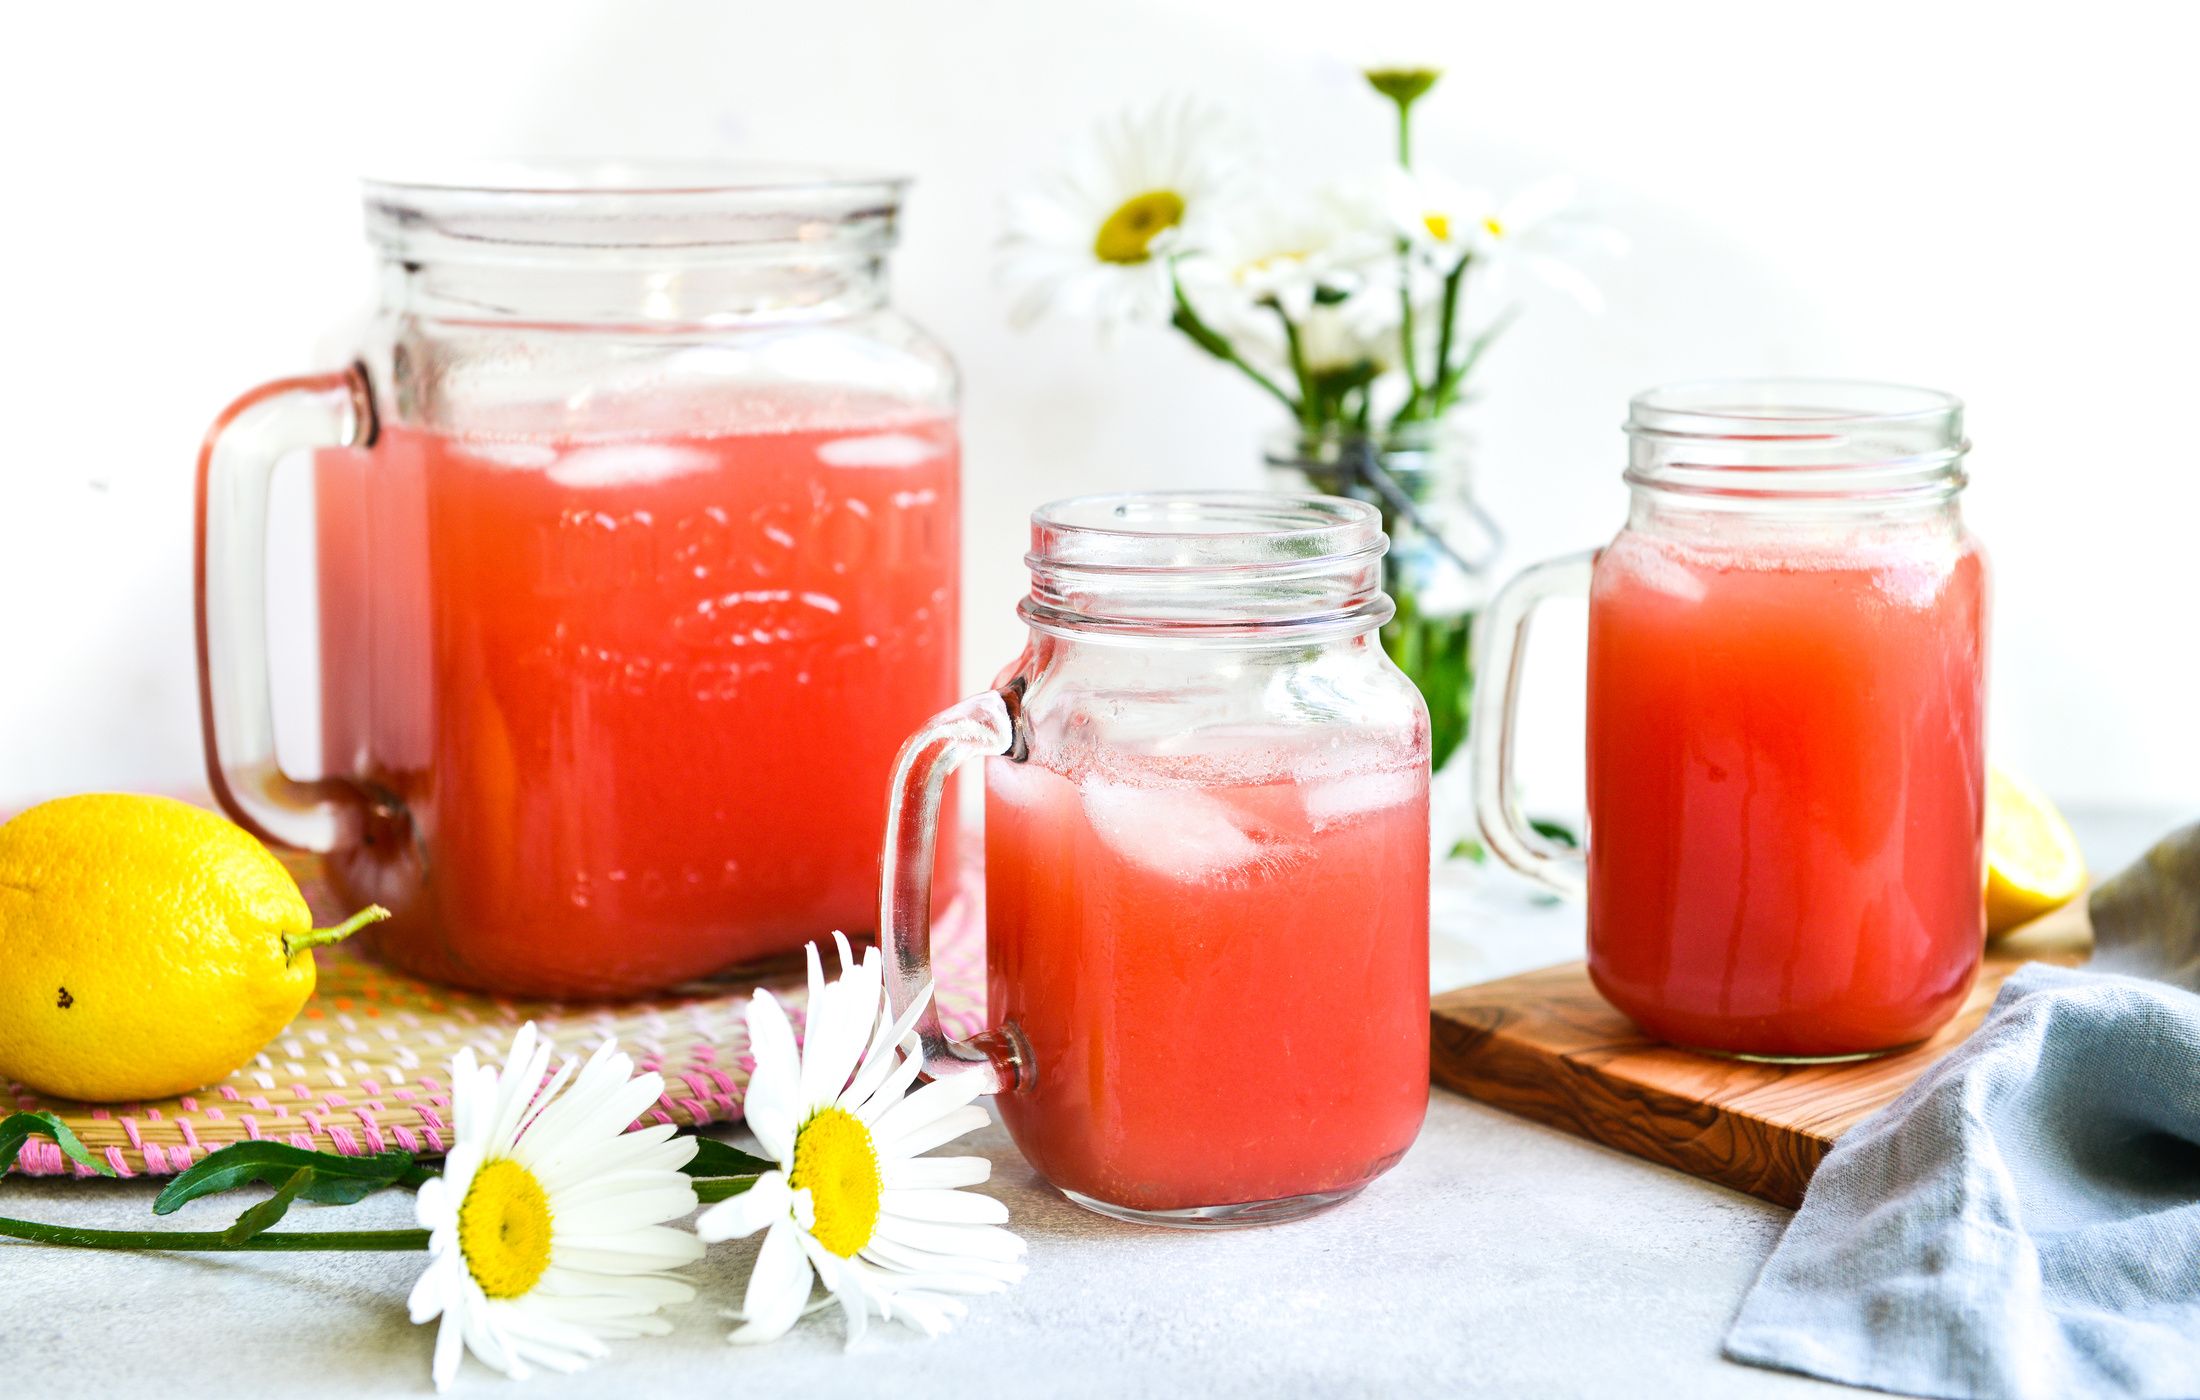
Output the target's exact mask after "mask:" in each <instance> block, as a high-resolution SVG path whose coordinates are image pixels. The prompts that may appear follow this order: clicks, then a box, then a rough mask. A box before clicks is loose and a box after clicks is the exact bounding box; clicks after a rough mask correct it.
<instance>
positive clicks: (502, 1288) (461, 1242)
mask: <svg viewBox="0 0 2200 1400" xmlns="http://www.w3.org/2000/svg"><path fill="white" fill-rule="evenodd" d="M458 1247H459V1251H460V1252H461V1253H463V1254H464V1255H465V1256H466V1271H467V1272H468V1273H470V1274H472V1275H473V1276H474V1282H476V1283H478V1284H480V1285H481V1291H482V1292H484V1293H486V1294H488V1295H489V1296H490V1297H492V1298H518V1297H521V1296H523V1295H524V1294H526V1293H527V1292H528V1291H529V1290H530V1289H532V1288H533V1287H534V1286H535V1285H536V1283H538V1282H540V1281H541V1279H542V1275H543V1271H544V1270H545V1269H547V1268H549V1267H550V1197H549V1194H548V1193H547V1192H545V1191H544V1190H543V1189H542V1183H541V1182H540V1181H537V1180H536V1179H535V1174H534V1173H533V1172H531V1171H529V1170H527V1168H525V1167H523V1166H521V1165H520V1164H519V1163H517V1162H515V1161H513V1160H511V1159H510V1158H509V1157H499V1158H498V1159H497V1160H495V1161H493V1162H488V1163H485V1164H484V1165H483V1166H482V1168H481V1170H480V1171H478V1172H475V1173H474V1183H473V1185H471V1186H469V1187H467V1188H466V1199H465V1200H464V1201H463V1202H461V1203H460V1205H459V1207H458Z"/></svg>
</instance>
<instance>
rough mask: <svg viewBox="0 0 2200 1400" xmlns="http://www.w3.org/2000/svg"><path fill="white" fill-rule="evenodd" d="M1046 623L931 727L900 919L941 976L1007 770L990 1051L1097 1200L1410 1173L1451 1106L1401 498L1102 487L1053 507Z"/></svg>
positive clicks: (905, 851)
mask: <svg viewBox="0 0 2200 1400" xmlns="http://www.w3.org/2000/svg"><path fill="white" fill-rule="evenodd" d="M1031 542H1032V546H1031V553H1030V554H1029V555H1028V556H1027V560H1028V562H1029V564H1030V566H1031V579H1032V583H1031V594H1030V596H1029V597H1028V598H1026V599H1025V600H1024V602H1023V605H1022V607H1021V613H1022V616H1023V618H1024V620H1025V622H1027V623H1028V624H1029V625H1030V628H1031V639H1030V643H1029V645H1028V646H1027V647H1026V648H1025V651H1024V654H1023V655H1022V656H1021V657H1019V658H1018V659H1017V660H1016V661H1015V662H1014V663H1013V664H1012V665H1010V666H1009V668H1008V669H1007V670H1006V671H1005V672H1003V673H1002V675H1001V678H1000V680H999V682H998V683H997V685H996V687H995V689H993V690H992V691H988V692H987V693H985V694H983V695H980V696H977V697H976V698H974V699H972V700H968V701H965V702H963V703H962V704H960V705H958V706H956V707H954V708H953V709H951V710H948V711H947V712H945V713H943V714H941V715H939V716H937V717H935V719H934V720H933V722H932V723H931V724H929V725H927V726H926V727H925V728H924V729H923V730H921V731H920V732H919V733H918V734H917V736H916V737H915V738H913V739H912V740H910V742H909V745H908V747H907V748H905V749H904V750H903V753H902V758H901V763H900V767H899V769H898V770H897V773H896V777H895V783H894V789H893V810H892V814H891V816H890V817H889V819H888V827H889V829H888V833H887V847H886V866H885V874H884V879H883V881H882V893H881V900H882V904H883V908H882V911H881V913H880V920H881V927H882V928H883V929H884V930H885V936H886V941H887V945H888V950H889V962H890V965H891V967H892V968H893V973H892V976H893V993H894V1001H895V1005H896V1006H897V1007H901V1008H907V1007H908V1006H910V1005H912V1004H913V1003H914V1002H915V1001H916V1000H917V998H918V997H919V995H920V994H921V992H922V990H923V988H924V986H925V984H926V983H927V981H928V980H929V977H930V972H929V962H930V949H929V942H928V933H927V924H926V911H927V909H928V908H929V903H930V901H929V898H928V882H929V880H930V878H931V871H932V849H931V845H932V838H933V832H934V830H935V825H936V817H937V814H938V809H939V798H940V789H941V783H942V782H943V781H944V778H945V775H946V774H947V773H948V771H949V770H950V769H952V768H953V766H954V765H955V764H956V763H958V762H960V761H962V760H963V759H965V758H970V757H976V756H979V755H989V757H988V758H987V760H986V808H985V823H986V959H987V966H988V978H987V1006H988V1010H989V1016H990V1019H991V1021H992V1023H993V1029H992V1030H990V1031H988V1032H986V1033H984V1034H983V1035H981V1036H979V1037H978V1038H977V1039H976V1040H975V1041H974V1042H971V1043H968V1044H954V1043H949V1042H947V1041H945V1040H944V1039H943V1038H942V1036H941V1035H940V1032H939V1026H938V1021H937V1019H936V1018H933V1017H929V1016H927V1018H926V1019H925V1020H924V1021H922V1022H921V1023H920V1025H919V1030H920V1031H921V1033H922V1034H923V1037H924V1042H925V1051H926V1061H927V1067H928V1068H929V1069H931V1070H932V1071H933V1072H934V1073H937V1074H951V1073H976V1074H980V1075H983V1076H985V1081H984V1082H985V1083H986V1084H987V1085H988V1087H990V1088H992V1089H994V1090H995V1091H997V1092H998V1094H999V1098H998V1100H997V1102H998V1103H999V1106H1000V1110H1001V1116H1002V1118H1003V1120H1004V1121H1005V1122H1006V1123H1007V1125H1008V1129H1009V1132H1010V1134H1011V1135H1012V1136H1013V1137H1014V1138H1015V1140H1016V1144H1017V1146H1018V1147H1019V1148H1020V1149H1022V1151H1023V1153H1024V1155H1025V1156H1026V1157H1027V1158H1029V1159H1030V1160H1031V1162H1032V1164H1033V1165H1034V1166H1035V1167H1037V1168H1038V1170H1039V1172H1040V1174H1041V1175H1042V1176H1044V1177H1045V1178H1046V1179H1047V1180H1048V1181H1050V1182H1052V1183H1053V1184H1054V1185H1055V1186H1056V1187H1058V1188H1060V1189H1061V1190H1062V1191H1063V1192H1064V1193H1065V1194H1067V1195H1068V1196H1069V1197H1070V1198H1071V1199H1072V1200H1074V1201H1077V1202H1079V1203H1080V1204H1082V1205H1086V1206H1089V1207H1091V1208H1093V1209H1095V1210H1099V1211H1102V1212H1105V1213H1107V1214H1110V1215H1115V1216H1119V1217H1122V1218H1125V1219H1133V1220H1145V1221H1154V1222H1159V1223H1164V1224H1177V1225H1192V1226H1196V1225H1218V1224H1233V1223H1252V1222H1255V1221H1261V1220H1273V1219H1280V1218H1286V1217H1289V1216H1292V1215H1296V1214H1300V1213H1303V1212H1305V1211H1308V1210H1313V1209H1318V1208H1320V1207H1322V1206H1324V1205H1328V1204H1331V1203H1333V1202H1336V1201H1339V1200H1342V1199H1344V1198H1345V1197H1347V1196H1350V1195H1351V1194H1353V1193H1354V1192H1356V1191H1358V1190H1359V1189H1360V1188H1361V1187H1363V1186H1365V1185H1366V1184H1367V1183H1368V1182H1369V1181H1371V1180H1373V1179H1374V1178H1375V1177H1376V1176H1377V1175H1379V1174H1380V1173H1381V1172H1383V1171H1384V1170H1386V1169H1387V1168H1388V1167H1389V1166H1390V1165H1391V1164H1392V1163H1394V1162H1396V1161H1397V1160H1398V1158H1399V1156H1400V1155H1401V1154H1403V1153H1404V1151H1405V1149H1406V1148H1407V1146H1408V1145H1409V1144H1411V1142H1412V1141H1413V1138H1414V1135H1415V1133H1416V1132H1417V1131H1418V1130H1419V1128H1420V1124H1421V1118H1422V1115H1423V1113H1424V1112H1425V1110H1426V1108H1427V1103H1428V1038H1429V1022H1428V1012H1429V988H1428V912H1429V904H1428V877H1429V867H1428V831H1429V828H1428V777H1429V747H1428V745H1429V726H1428V712H1427V710H1426V709H1425V708H1424V707H1423V705H1422V703H1421V699H1420V695H1419V693H1418V692H1417V691H1416V690H1415V689H1414V687H1413V684H1412V683H1411V682H1410V681H1408V680H1407V679H1406V677H1405V676H1404V675H1403V674H1402V673H1400V671H1399V670H1398V668H1397V667H1396V666H1395V665H1393V664H1392V663H1391V661H1390V659H1389V658H1388V657H1387V656H1385V655H1384V652H1383V648H1382V646H1381V644H1380V642H1379V641H1378V639H1377V631H1378V629H1379V628H1380V627H1381V625H1382V624H1383V622H1384V621H1385V620H1387V619H1388V618H1389V616H1390V609H1391V605H1390V600H1389V599H1388V598H1387V597H1385V596H1384V594H1383V591H1382V554H1383V547H1384V539H1383V534H1382V529H1381V522H1380V518H1379V516H1378V514H1377V512H1376V510H1375V508H1374V507H1373V506H1370V505H1367V504H1365V503H1362V502H1359V501H1348V500H1340V499H1334V498H1323V497H1305V496H1300V497H1292V496H1268V495H1259V494H1230V493H1219V494H1170V493H1163V494H1155V495H1141V496H1102V497H1089V498H1085V499H1080V500H1071V501H1063V502H1058V503H1056V504H1054V505H1051V506H1046V507H1043V508H1042V509H1040V510H1039V511H1038V512H1036V513H1035V514H1034V515H1033V516H1032V526H1031Z"/></svg>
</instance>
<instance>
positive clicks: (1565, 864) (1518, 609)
mask: <svg viewBox="0 0 2200 1400" xmlns="http://www.w3.org/2000/svg"><path fill="white" fill-rule="evenodd" d="M1595 565H1596V552H1595V551H1594V550H1591V551H1589V552H1588V553H1585V554H1572V555H1567V556H1566V557H1564V558H1562V559H1551V560H1546V561H1545V562H1543V563H1541V564H1537V565H1535V566H1534V567H1533V568H1530V569H1525V570H1523V571H1522V572H1520V573H1519V574H1517V575H1515V576H1514V577H1513V579H1512V580H1511V581H1510V582H1509V583H1507V584H1506V585H1505V586H1504V587H1503V588H1501V589H1499V590H1498V591H1497V596H1496V597H1495V598H1494V599H1492V600H1491V601H1490V606H1489V611H1488V612H1486V613H1485V614H1483V624H1482V625H1483V627H1484V628H1485V629H1486V630H1484V632H1483V634H1482V637H1481V641H1480V644H1479V645H1478V646H1477V648H1476V650H1477V651H1478V652H1479V653H1480V654H1481V657H1482V663H1481V669H1482V683H1481V684H1480V685H1478V686H1476V687H1475V692H1474V720H1473V723H1471V724H1470V725H1469V726H1468V732H1469V734H1470V735H1471V737H1472V741H1473V745H1474V816H1475V821H1476V823H1477V824H1478V825H1479V826H1480V827H1481V828H1482V839H1483V841H1485V842H1487V843H1488V845H1489V848H1490V849H1491V850H1492V851H1495V852H1496V853H1497V856H1498V858H1499V859H1500V860H1503V861H1504V862H1505V864H1507V865H1509V866H1511V867H1512V868H1513V869H1515V870H1517V871H1519V872H1520V873H1521V874H1523V875H1525V876H1527V877H1528V878H1529V879H1531V880H1535V881H1537V882H1539V883H1541V884H1544V885H1548V886H1549V887H1550V888H1552V889H1554V890H1557V891H1558V892H1559V893H1560V894H1569V895H1578V894H1581V893H1582V892H1583V891H1584V890H1586V889H1587V888H1588V880H1587V872H1586V859H1587V857H1586V853H1585V851H1576V850H1571V849H1569V848H1567V847H1565V846H1562V845H1560V844H1558V843H1557V842H1555V841H1552V840H1550V839H1549V838H1547V837H1545V836H1544V835H1543V834H1542V833H1540V832H1538V831H1537V830H1536V829H1535V828H1534V827H1533V826H1532V825H1530V824H1529V822H1528V821H1527V819H1526V818H1525V817H1523V816H1522V815H1521V812H1520V802H1519V796H1518V792H1517V790H1516V789H1517V786H1518V784H1517V782H1516V779H1515V773H1514V769H1515V753H1514V739H1515V737H1516V735H1515V731H1516V729H1517V728H1518V720H1519V711H1520V663H1521V658H1522V656H1523V655H1524V653H1525V652H1526V651H1527V646H1528V628H1529V625H1530V623H1532V622H1533V621H1534V619H1535V610H1536V608H1537V607H1538V606H1539V605H1541V604H1543V603H1545V602H1548V601H1549V600H1550V599H1552V598H1558V597H1583V598H1585V597H1587V596H1588V595H1589V579H1590V574H1591V572H1592V570H1593V569H1594V568H1595ZM1584 845H1585V846H1586V839H1585V840H1584Z"/></svg>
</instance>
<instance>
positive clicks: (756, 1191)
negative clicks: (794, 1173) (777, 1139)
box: [695, 1172, 792, 1244]
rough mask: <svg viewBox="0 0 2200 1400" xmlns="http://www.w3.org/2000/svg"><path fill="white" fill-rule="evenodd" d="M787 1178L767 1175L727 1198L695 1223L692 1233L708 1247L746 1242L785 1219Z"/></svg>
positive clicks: (698, 1217)
mask: <svg viewBox="0 0 2200 1400" xmlns="http://www.w3.org/2000/svg"><path fill="white" fill-rule="evenodd" d="M790 1195H792V1192H790V1191H789V1190H788V1189H787V1176H786V1173H784V1172H766V1173H764V1174H763V1175H762V1176H760V1177H758V1178H757V1179H756V1184H755V1185H754V1186H751V1187H750V1188H749V1189H748V1190H746V1191H743V1192H742V1193H741V1194H740V1195H738V1196H728V1197H727V1198H726V1199H725V1200H722V1201H720V1202H718V1203H717V1204H716V1205H714V1206H712V1207H710V1209H708V1210H706V1211H704V1212H703V1213H702V1214H701V1215H699V1216H697V1217H696V1219H695V1233H696V1234H698V1235H701V1236H702V1237H703V1238H704V1239H705V1240H706V1241H708V1242H709V1243H711V1244H716V1243H718V1242H719V1241H721V1240H739V1239H746V1238H748V1237H749V1236H750V1235H753V1234H755V1233H756V1232H757V1231H758V1230H761V1229H763V1228H764V1227H765V1226H767V1225H769V1224H771V1223H772V1222H773V1221H774V1220H784V1219H786V1218H787V1211H788V1198H789V1196H790Z"/></svg>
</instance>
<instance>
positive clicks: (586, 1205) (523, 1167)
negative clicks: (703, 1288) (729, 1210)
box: [410, 1021, 703, 1390]
mask: <svg viewBox="0 0 2200 1400" xmlns="http://www.w3.org/2000/svg"><path fill="white" fill-rule="evenodd" d="M550 1055H551V1049H550V1046H549V1045H548V1044H546V1043H544V1042H542V1041H540V1040H539V1039H538V1037H537V1036H536V1034H535V1026H534V1023H533V1022H531V1021H530V1022H529V1023H527V1024H526V1025H524V1026H521V1027H520V1029H519V1034H518V1035H516V1036H514V1037H513V1040H512V1051H511V1054H510V1055H509V1056H508V1057H507V1058H506V1060H505V1062H504V1068H503V1070H502V1071H501V1072H500V1071H498V1070H495V1069H491V1068H489V1067H487V1066H484V1065H479V1064H476V1063H475V1059H474V1052H473V1051H472V1050H471V1049H464V1050H460V1051H459V1052H458V1054H457V1056H456V1057H455V1058H454V1059H453V1060H452V1062H451V1118H452V1128H453V1132H454V1134H455V1137H456V1141H455V1142H454V1143H453V1144H452V1147H451V1150H450V1153H449V1154H448V1156H446V1157H445V1159H444V1166H443V1174H442V1175H441V1176H439V1177H434V1178H431V1179H430V1180H429V1181H428V1182H426V1183H425V1184H424V1185H422V1186H421V1188H420V1194H419V1198H418V1202H417V1209H418V1211H419V1216H420V1223H421V1224H422V1225H423V1226H425V1227H426V1228H427V1229H428V1231H429V1232H430V1233H429V1239H428V1255H429V1259H428V1268H427V1271H426V1272H425V1273H423V1274H421V1276H420V1281H419V1282H418V1283H417V1284H415V1285H414V1286H413V1291H412V1298H411V1300H410V1305H411V1309H412V1320H413V1321H414V1322H427V1321H429V1320H430V1319H433V1318H437V1317H440V1318H442V1319H443V1321H442V1324H441V1326H440V1327H439V1328H438V1329H437V1331H436V1338H435V1364H434V1375H435V1388H436V1389H437V1390H443V1389H445V1388H447V1387H448V1386H449V1385H450V1383H451V1381H452V1379H453V1378H454V1377H456V1376H457V1374H458V1365H459V1360H460V1355H459V1352H460V1347H461V1346H462V1345H463V1347H464V1348H465V1350H467V1351H471V1352H472V1353H473V1354H474V1355H475V1357H476V1358H478V1359H479V1360H480V1361H481V1362H482V1363H483V1364H485V1365H487V1366H490V1367H493V1368H494V1369H496V1370H499V1371H502V1372H503V1373H504V1374H506V1375H507V1376H510V1377H511V1378H513V1379H514V1380H522V1379H525V1378H526V1376H527V1375H528V1374H529V1372H530V1369H531V1368H532V1367H535V1366H545V1367H548V1368H549V1369H551V1370H554V1371H577V1370H579V1369H580V1368H581V1367H582V1366H584V1365H586V1364H587V1363H588V1362H589V1361H591V1360H594V1359H595V1358H597V1357H599V1356H602V1355H603V1354H604V1352H605V1346H604V1343H605V1342H606V1341H608V1340H611V1339H614V1338H621V1337H638V1336H645V1335H646V1336H661V1335H662V1334H664V1333H665V1332H668V1331H670V1330H671V1328H670V1325H669V1324H668V1323H667V1322H665V1321H664V1319H662V1318H660V1317H658V1316H656V1313H657V1310H658V1309H659V1308H661V1307H663V1306H664V1305H666V1304H667V1303H682V1302H686V1301H687V1300H688V1299H690V1298H693V1297H694V1296H695V1290H694V1289H693V1288H691V1287H689V1286H688V1285H687V1284H685V1283H682V1282H680V1281H679V1280H678V1279H675V1278H672V1277H670V1276H669V1275H667V1274H666V1273H665V1272H664V1270H667V1269H673V1268H678V1267H680V1266H682V1265H685V1264H692V1263H694V1262H695V1261H696V1260H697V1259H700V1258H701V1257H702V1255H703V1247H702V1244H701V1242H700V1241H698V1240H697V1239H696V1238H695V1237H694V1236H693V1235H690V1234H688V1233H687V1232H686V1231H684V1230H676V1229H673V1228H671V1227H670V1226H667V1225H665V1224H663V1223H662V1222H664V1221H667V1220H677V1219H679V1218H680V1217H681V1216H684V1215H686V1214H687V1213H688V1212H689V1211H691V1210H693V1209H695V1204H696V1201H695V1188H694V1187H693V1186H692V1185H691V1184H690V1183H689V1181H688V1178H687V1177H686V1176H685V1175H683V1174H682V1173H681V1171H680V1168H681V1167H683V1166H685V1165H686V1164H687V1162H688V1161H689V1159H691V1158H692V1157H694V1155H695V1150H696V1149H695V1141H694V1139H692V1138H682V1137H676V1136H674V1129H673V1127H672V1126H671V1125H670V1124H665V1125H662V1126H655V1127H648V1128H640V1129H637V1130H635V1131H633V1132H628V1131H627V1127H628V1125H629V1124H631V1123H632V1122H633V1121H634V1120H635V1119H636V1118H637V1117H639V1116H640V1115H641V1114H642V1113H643V1112H645V1111H647V1109H648V1108H649V1106H650V1105H651V1104H653V1103H655V1102H656V1101H657V1099H658V1098H659V1097H660V1096H662V1095H663V1093H664V1080H663V1078H662V1077H661V1076H659V1075H656V1074H641V1075H637V1074H635V1073H634V1062H633V1060H632V1059H630V1058H629V1057H627V1056H625V1055H621V1054H619V1053H617V1052H616V1050H615V1048H614V1047H613V1045H612V1043H611V1042H610V1041H608V1040H607V1041H605V1042H604V1043H603V1044H602V1045H600V1046H598V1047H597V1049H596V1053H595V1054H593V1055H591V1056H590V1057H589V1058H588V1062H587V1063H586V1064H584V1065H582V1064H577V1062H576V1061H574V1060H572V1059H568V1060H566V1061H565V1063H564V1064H562V1065H560V1066H559V1067H558V1072H557V1074H556V1075H555V1076H554V1077H552V1078H551V1080H550V1082H549V1083H547V1084H545V1083H544V1082H543V1073H544V1071H545V1070H547V1069H548V1068H549V1065H550ZM576 1068H577V1069H578V1073H576V1072H575V1071H576Z"/></svg>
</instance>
